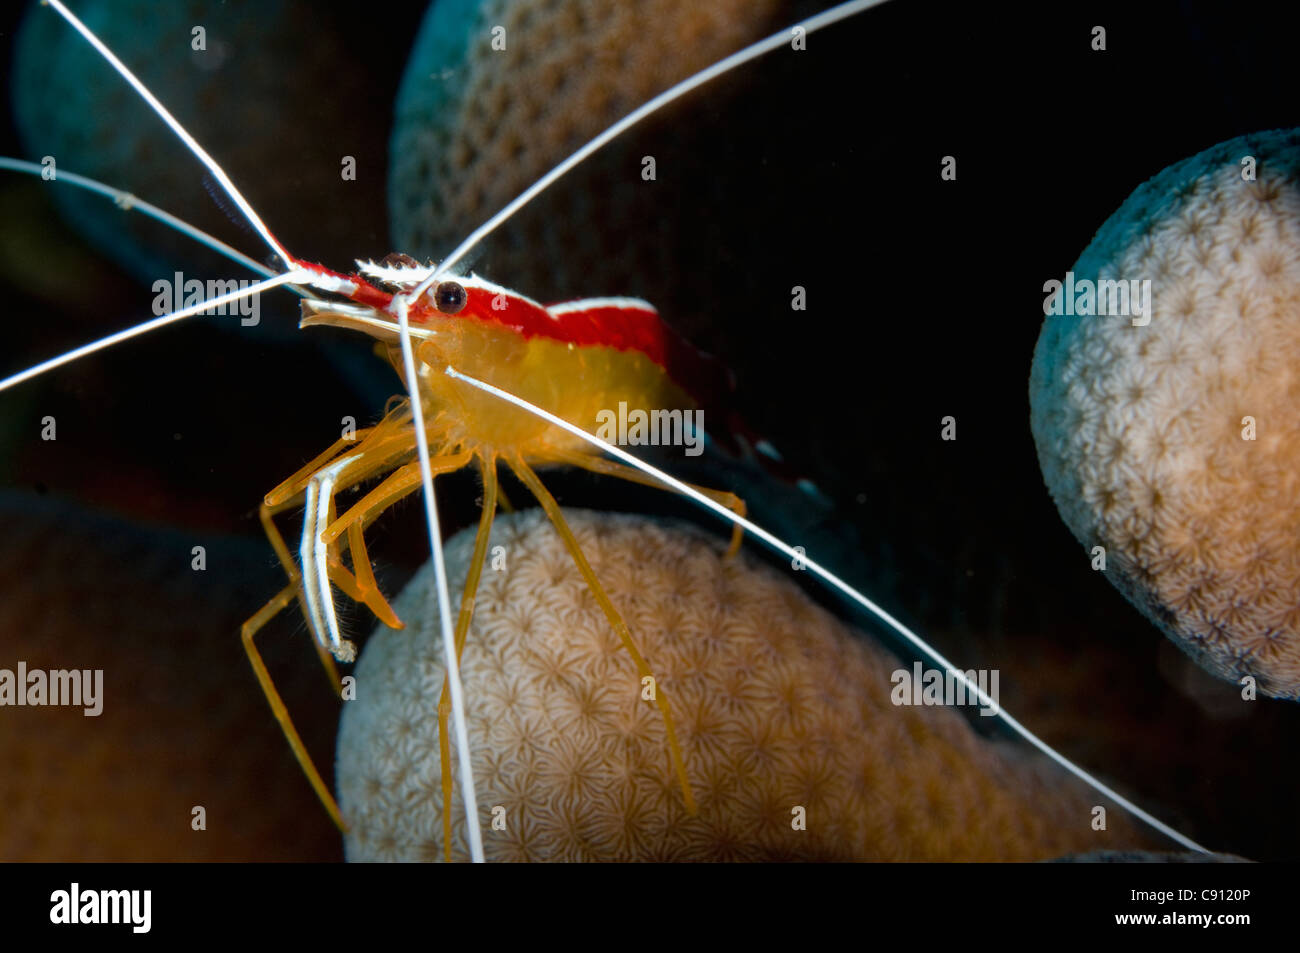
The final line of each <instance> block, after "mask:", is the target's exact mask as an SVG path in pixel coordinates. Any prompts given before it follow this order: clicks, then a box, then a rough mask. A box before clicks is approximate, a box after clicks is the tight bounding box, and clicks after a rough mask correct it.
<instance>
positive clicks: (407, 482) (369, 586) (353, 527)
mask: <svg viewBox="0 0 1300 953" xmlns="http://www.w3.org/2000/svg"><path fill="white" fill-rule="evenodd" d="M470 460H471V456H470V454H468V453H457V454H451V455H448V456H445V457H434V458H433V459H432V460H431V461H430V469H431V471H432V472H433V474H434V475H437V474H439V473H451V472H452V471H454V470H459V469H460V468H461V467H463V466H465V465H466V464H468V463H469V462H470ZM419 488H420V464H419V462H418V461H413V462H411V463H408V464H407V465H406V466H403V467H400V468H399V469H397V470H395V471H393V472H392V473H391V474H389V475H388V477H387V478H385V479H384V481H383V482H382V483H380V484H379V486H377V487H375V488H374V489H373V490H371V491H370V492H369V493H367V494H366V495H365V496H363V497H362V498H361V499H360V500H358V501H357V502H356V503H354V504H353V505H352V506H351V507H349V508H348V510H347V512H345V513H344V514H343V515H342V516H340V517H338V518H337V519H334V520H332V521H331V522H330V524H329V526H327V527H326V528H325V530H324V532H322V533H321V535H320V538H321V542H323V543H325V545H326V546H327V547H328V546H330V545H332V544H333V543H334V541H335V540H336V539H338V537H339V536H340V535H342V533H343V532H344V531H346V532H347V534H348V548H349V549H350V550H351V552H352V568H353V570H354V571H355V572H356V578H355V579H353V578H352V576H351V574H349V573H348V572H347V570H346V569H344V568H343V565H342V563H338V562H337V560H336V558H331V559H330V579H331V580H332V581H333V582H335V583H337V584H338V586H339V588H341V589H342V590H343V591H344V592H346V593H347V594H348V595H349V596H351V597H352V598H353V599H355V600H356V601H357V602H362V603H365V605H366V606H367V607H368V608H369V609H370V611H371V612H373V613H374V614H375V616H376V617H377V618H378V619H379V620H380V621H381V622H383V623H384V625H386V626H388V627H389V628H393V629H401V628H403V624H402V621H401V620H400V619H399V618H397V613H395V612H394V611H393V608H392V606H390V605H389V604H388V601H387V600H386V599H385V598H384V596H383V594H382V593H381V592H380V591H379V585H378V583H376V582H375V575H374V570H373V568H372V567H371V565H370V556H369V554H368V553H367V552H366V544H365V538H364V536H363V531H364V528H365V526H367V525H368V524H369V523H370V522H372V521H373V520H374V519H375V517H377V516H378V515H379V514H380V513H382V512H383V511H384V510H386V509H388V507H390V506H392V505H393V504H394V503H396V502H397V501H398V500H400V499H402V497H404V496H407V495H409V494H410V493H412V492H414V491H415V490H418V489H419Z"/></svg>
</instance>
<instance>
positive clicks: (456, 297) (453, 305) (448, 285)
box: [433, 281, 469, 314]
mask: <svg viewBox="0 0 1300 953" xmlns="http://www.w3.org/2000/svg"><path fill="white" fill-rule="evenodd" d="M468 300H469V296H468V295H466V294H465V289H464V288H463V287H461V286H460V285H459V284H457V283H456V282H454V281H440V282H438V287H436V288H434V289H433V303H434V305H436V306H437V308H438V310H439V311H441V312H442V313H443V314H457V313H459V312H460V310H461V309H462V308H464V307H465V302H466V301H468Z"/></svg>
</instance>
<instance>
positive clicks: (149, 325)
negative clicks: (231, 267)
mask: <svg viewBox="0 0 1300 953" xmlns="http://www.w3.org/2000/svg"><path fill="white" fill-rule="evenodd" d="M312 277H313V276H312V273H311V272H309V271H302V270H298V269H295V270H294V271H286V272H285V273H284V274H280V275H276V276H275V277H273V278H268V279H267V280H266V281H259V282H256V283H255V284H251V285H249V286H248V287H246V288H240V289H238V290H236V291H231V292H228V293H226V294H223V295H218V296H217V297H215V298H209V299H208V300H207V301H200V302H199V303H198V304H193V305H190V306H189V307H188V308H181V310H179V311H173V312H171V313H170V314H164V315H162V316H161V317H158V318H154V319H153V320H152V321H145V322H143V323H141V324H136V325H132V326H131V327H129V328H127V329H126V330H124V331H118V332H117V333H116V334H110V335H109V336H108V337H106V338H100V339H99V340H98V341H91V342H90V343H89V344H83V345H82V346H81V347H79V348H76V349H74V350H71V351H68V352H66V353H64V354H60V355H59V356H58V357H52V358H50V359H49V360H48V361H42V362H41V363H40V364H36V365H34V366H32V367H29V368H27V369H26V370H25V371H19V372H18V373H17V374H13V375H11V376H9V377H6V378H4V379H3V380H0V391H3V390H7V389H9V388H10V387H13V386H15V385H16V384H21V383H22V382H23V381H25V380H30V379H31V378H33V377H36V376H38V375H40V374H44V373H45V372H46V371H52V370H54V369H55V368H56V367H62V366H63V365H64V364H71V363H72V362H73V361H76V360H80V359H81V358H83V357H86V356H87V355H88V354H94V353H95V352H96V351H102V350H104V348H108V347H112V346H113V345H115V344H121V343H122V342H123V341H129V340H130V339H131V338H134V337H139V336H140V335H142V334H148V333H149V332H150V331H156V330H158V329H159V328H162V327H166V326H167V325H169V324H174V323H176V322H177V321H180V320H182V319H183V318H189V317H193V316H194V315H196V314H202V313H203V312H204V311H208V310H210V309H212V308H218V307H221V306H222V305H226V304H230V303H231V302H233V301H239V300H240V299H242V298H250V297H252V296H253V295H255V294H260V293H261V292H263V291H266V290H267V289H269V288H277V287H279V286H280V285H285V284H289V283H291V282H293V283H305V282H307V281H309V280H311V278H312Z"/></svg>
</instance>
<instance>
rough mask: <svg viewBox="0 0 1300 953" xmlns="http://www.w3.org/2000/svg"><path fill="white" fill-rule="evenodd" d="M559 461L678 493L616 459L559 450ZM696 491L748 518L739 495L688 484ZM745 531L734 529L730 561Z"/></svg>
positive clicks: (556, 457)
mask: <svg viewBox="0 0 1300 953" xmlns="http://www.w3.org/2000/svg"><path fill="white" fill-rule="evenodd" d="M553 455H554V457H555V459H556V460H558V461H560V462H562V463H567V464H569V465H570V466H575V467H581V468H582V469H583V470H589V471H591V472H592V473H599V474H601V475H603V476H612V477H618V478H619V479H621V480H627V481H628V482H629V483H640V484H642V485H643V486H650V487H654V488H655V489H657V490H667V491H668V492H669V493H677V492H678V491H677V490H674V489H673V488H672V487H669V486H664V485H663V484H662V483H660V482H659V481H658V480H656V479H654V478H653V477H649V476H646V475H645V474H644V473H642V472H641V471H640V470H635V469H633V468H632V467H629V466H625V465H623V464H621V463H615V462H614V461H613V460H606V459H605V458H604V457H598V456H595V455H594V454H590V453H576V452H573V451H568V450H557V451H555V452H554V454H553ZM686 485H687V486H689V487H690V488H691V489H692V490H698V491H699V492H700V493H703V494H704V495H705V496H707V497H708V498H709V499H711V500H713V501H714V502H715V503H721V504H722V505H723V506H725V507H726V508H727V509H729V510H731V512H733V513H735V514H736V515H737V516H744V515H745V512H746V510H745V501H744V500H742V499H741V498H740V497H738V496H736V494H734V493H731V492H729V491H727V490H711V489H709V488H708V487H707V486H698V485H696V484H694V483H687V484H686ZM744 535H745V531H744V529H743V528H742V527H741V525H740V524H739V523H733V524H732V527H731V545H730V546H728V547H727V558H728V559H730V558H731V557H732V556H735V555H736V553H738V552H740V541H741V539H742V538H743V537H744Z"/></svg>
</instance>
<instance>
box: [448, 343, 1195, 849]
mask: <svg viewBox="0 0 1300 953" xmlns="http://www.w3.org/2000/svg"><path fill="white" fill-rule="evenodd" d="M446 374H447V376H449V377H452V378H455V379H456V380H458V381H463V382H464V383H466V384H469V385H471V386H473V387H477V388H478V389H479V390H481V391H484V392H485V393H488V394H491V395H492V396H493V397H498V398H500V399H501V400H504V401H506V402H507V403H510V404H514V405H515V406H516V407H519V408H521V409H522V410H526V411H528V412H529V413H530V414H533V415H535V416H537V417H540V418H541V419H542V420H545V421H546V422H547V423H549V424H553V425H554V426H556V427H560V428H562V429H564V430H567V431H568V432H569V433H571V434H573V435H574V436H575V437H580V438H581V439H583V440H585V441H587V443H589V444H591V445H592V446H594V447H598V448H599V449H601V450H604V451H605V452H606V453H609V454H612V455H613V456H615V457H618V459H620V460H622V461H623V462H624V463H627V464H628V465H630V466H633V467H636V468H637V469H638V470H640V471H641V472H642V473H646V474H649V475H650V476H652V477H654V478H655V479H656V480H658V481H660V482H661V483H663V484H664V485H665V486H667V487H669V488H670V489H672V490H675V491H677V492H678V493H681V494H682V495H684V496H687V497H690V498H691V499H692V500H694V501H695V502H696V503H698V504H700V505H701V506H703V507H706V508H707V509H710V510H713V512H715V513H717V514H718V515H719V516H721V517H723V518H724V519H726V520H729V521H731V522H732V523H734V524H736V525H737V526H741V527H744V529H745V532H747V533H751V534H752V535H754V536H755V537H757V538H758V539H761V540H762V541H763V542H764V543H766V544H767V545H768V546H770V547H771V548H772V549H775V550H776V551H777V552H779V553H781V554H782V555H784V556H786V557H787V558H789V559H792V560H798V561H799V562H800V563H801V564H802V565H804V566H807V567H808V568H809V569H811V570H812V571H813V573H814V574H816V575H817V576H819V577H820V578H821V579H822V580H823V581H825V582H826V583H828V584H829V585H831V586H832V587H834V588H835V589H838V590H839V591H840V592H842V593H844V594H845V595H846V596H848V597H849V598H850V599H852V600H853V601H854V602H856V603H858V604H859V605H860V606H862V607H863V608H864V609H866V610H867V611H868V612H870V613H871V614H872V615H873V616H875V617H876V618H877V619H879V620H880V621H881V622H883V623H884V624H885V625H887V626H889V628H891V629H893V630H894V631H895V632H897V633H898V634H899V635H901V636H902V637H903V638H905V639H906V640H907V641H908V642H910V643H911V644H912V645H913V646H914V647H915V648H916V649H917V650H918V651H919V652H921V654H922V655H924V656H926V657H927V658H929V659H930V660H931V661H933V662H934V663H935V664H936V665H939V666H942V667H943V669H944V670H945V671H946V672H947V673H948V674H949V675H951V676H952V677H953V678H955V679H957V681H959V682H961V683H962V685H964V686H965V688H966V691H967V693H968V697H969V695H974V696H975V697H977V698H978V699H979V701H980V704H981V705H983V706H985V707H991V708H993V709H994V710H995V711H996V713H997V717H999V718H1001V719H1002V721H1003V722H1004V723H1005V724H1006V725H1007V726H1008V727H1009V728H1011V729H1012V730H1013V731H1014V732H1016V734H1018V735H1020V737H1022V738H1024V739H1025V740H1026V741H1028V742H1029V743H1030V744H1031V745H1033V746H1034V747H1035V748H1037V749H1038V750H1039V751H1041V752H1043V754H1045V755H1047V756H1048V757H1049V758H1051V759H1052V760H1053V761H1055V762H1056V763H1057V764H1059V765H1060V766H1061V767H1063V768H1065V769H1066V770H1067V771H1069V772H1070V773H1071V774H1073V775H1075V776H1076V777H1078V778H1080V779H1081V780H1082V781H1083V782H1084V783H1086V784H1088V785H1089V786H1090V787H1092V788H1094V789H1095V790H1097V791H1099V792H1100V793H1101V794H1104V795H1105V796H1106V797H1108V798H1110V799H1111V800H1112V801H1114V802H1115V803H1116V804H1118V805H1120V806H1121V807H1123V808H1124V809H1125V810H1126V811H1128V812H1129V813H1131V814H1133V815H1134V816H1135V817H1137V818H1139V819H1141V820H1143V821H1145V822H1146V823H1147V824H1150V825H1151V826H1152V827H1154V828H1155V829H1156V830H1158V831H1160V833H1162V834H1164V835H1165V836H1166V837H1169V838H1171V839H1173V840H1174V841H1177V842H1178V843H1179V844H1181V845H1182V846H1184V847H1186V848H1188V849H1189V850H1195V851H1200V852H1201V853H1203V854H1208V853H1209V851H1208V850H1206V849H1205V848H1204V847H1202V846H1201V845H1200V844H1198V843H1196V841H1194V840H1192V839H1191V838H1189V837H1187V836H1185V835H1183V834H1180V833H1179V832H1178V831H1176V830H1174V829H1173V828H1172V827H1170V826H1169V825H1168V824H1166V823H1164V822H1163V821H1161V820H1159V819H1158V818H1156V817H1154V816H1152V815H1151V814H1148V813H1147V812H1146V811H1144V810H1143V809H1142V808H1140V807H1138V806H1137V805H1136V804H1134V803H1133V802H1132V801H1130V800H1129V799H1128V798H1126V797H1124V796H1123V795H1122V794H1119V793H1118V792H1116V791H1114V790H1112V789H1111V788H1110V787H1108V786H1107V785H1105V784H1103V783H1102V782H1101V781H1099V780H1098V779H1097V778H1095V777H1093V776H1092V775H1091V774H1089V773H1088V772H1087V771H1085V770H1084V769H1083V768H1081V767H1079V766H1078V765H1077V764H1075V763H1074V762H1073V761H1071V760H1070V759H1068V758H1067V757H1065V755H1063V754H1061V753H1060V752H1058V751H1057V750H1056V749H1055V748H1053V747H1052V746H1051V745H1049V744H1048V743H1047V742H1045V741H1043V740H1042V739H1041V738H1039V737H1038V736H1037V735H1035V734H1034V733H1033V732H1032V731H1030V730H1029V729H1028V728H1026V727H1025V726H1024V725H1022V724H1021V723H1020V722H1019V721H1017V720H1016V719H1015V718H1013V717H1011V715H1010V714H1008V713H1007V711H1006V709H1004V708H1002V707H1001V706H1000V705H999V704H998V703H997V702H996V701H995V700H994V699H993V698H991V697H990V696H989V695H988V694H987V693H986V692H985V691H984V690H983V689H982V688H980V687H979V685H978V684H976V683H975V682H973V681H971V679H970V678H969V677H968V676H967V675H966V673H965V672H963V671H962V670H961V669H959V668H958V667H957V666H956V665H954V664H953V663H952V662H950V661H948V659H946V658H945V657H944V656H943V655H941V654H940V653H939V651H938V650H937V649H935V648H933V647H932V646H931V645H930V644H929V643H928V642H926V641H925V640H924V639H922V638H921V637H920V636H919V635H917V634H916V633H915V632H913V631H912V630H911V629H909V628H908V627H907V626H905V625H903V623H901V622H899V621H898V620H897V619H895V618H894V617H893V616H892V615H890V614H889V613H888V612H886V611H885V610H884V609H882V608H881V607H880V606H878V605H876V603H874V602H872V601H871V600H870V599H868V598H867V597H866V596H865V595H863V594H862V593H860V592H858V590H857V589H855V588H853V586H851V585H849V583H847V582H845V581H844V580H843V579H841V578H840V577H839V576H837V575H835V573H833V572H831V571H830V570H829V569H826V568H825V567H823V566H822V565H821V564H820V563H818V562H817V561H816V560H814V559H812V558H811V557H810V556H807V555H805V554H804V553H800V552H796V551H795V550H794V548H793V547H791V546H789V545H787V544H786V543H785V542H783V541H782V540H780V539H779V538H777V537H776V536H774V535H773V534H771V533H769V532H768V531H767V530H765V529H763V528H762V527H761V526H759V525H758V524H756V523H753V522H751V521H749V520H747V519H745V518H744V517H743V516H737V515H736V514H735V513H733V512H732V511H731V510H729V509H727V508H726V507H725V506H723V505H722V504H721V503H717V502H715V501H714V500H711V499H709V498H708V497H707V496H705V495H704V494H703V493H701V492H699V491H698V490H696V489H694V488H693V487H691V486H690V485H689V484H686V483H683V482H682V481H681V480H678V479H677V478H676V477H673V476H671V475H670V474H667V473H665V472H664V471H662V470H660V469H658V468H657V467H653V466H651V465H650V464H648V463H646V462H645V461H644V460H642V459H640V458H639V457H635V456H633V455H632V454H630V453H628V452H627V451H626V450H624V449H623V448H622V447H617V446H615V445H614V444H612V443H607V442H606V441H604V440H601V439H600V438H599V437H596V436H594V435H592V434H589V433H587V431H585V430H583V429H582V428H581V427H578V426H575V425H574V424H571V423H569V422H568V421H567V420H564V419H563V418H561V417H557V416H556V415H555V414H552V413H550V412H549V411H546V410H543V409H542V408H541V407H538V406H537V405H536V404H531V403H529V402H528V401H526V400H524V399H523V398H522V397H516V396H515V395H514V394H511V393H509V392H507V391H504V390H502V389H501V388H499V387H495V386H493V385H492V384H489V383H487V382H486V381H481V380H479V379H477V378H475V377H470V376H469V375H468V374H462V373H461V372H460V371H458V370H456V369H455V368H454V367H452V366H450V365H448V366H447V368H446Z"/></svg>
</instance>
